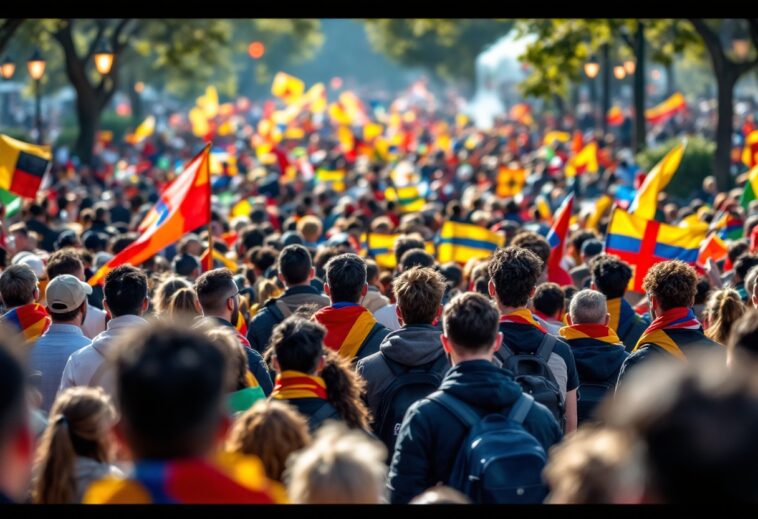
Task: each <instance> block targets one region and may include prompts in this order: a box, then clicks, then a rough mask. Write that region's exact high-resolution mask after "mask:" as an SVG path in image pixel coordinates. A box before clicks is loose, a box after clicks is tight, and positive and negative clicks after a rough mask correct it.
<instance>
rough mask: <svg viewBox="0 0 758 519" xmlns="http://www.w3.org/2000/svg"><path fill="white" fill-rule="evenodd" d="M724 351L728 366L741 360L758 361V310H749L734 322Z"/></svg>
mask: <svg viewBox="0 0 758 519" xmlns="http://www.w3.org/2000/svg"><path fill="white" fill-rule="evenodd" d="M726 349H727V361H728V363H729V364H730V365H731V364H733V363H734V362H735V360H739V359H742V358H745V359H751V360H753V361H758V310H756V309H755V308H750V309H748V310H746V311H745V313H744V314H743V315H742V317H740V318H739V319H737V320H736V321H735V322H734V324H733V325H732V328H731V331H730V334H729V339H728V340H727V341H726Z"/></svg>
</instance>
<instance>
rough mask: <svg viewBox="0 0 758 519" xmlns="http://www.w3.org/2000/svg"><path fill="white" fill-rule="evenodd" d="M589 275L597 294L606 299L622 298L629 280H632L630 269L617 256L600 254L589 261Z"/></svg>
mask: <svg viewBox="0 0 758 519" xmlns="http://www.w3.org/2000/svg"><path fill="white" fill-rule="evenodd" d="M589 267H590V274H591V275H592V282H593V283H595V286H596V287H597V289H598V291H599V292H602V293H603V295H605V297H606V298H608V299H618V298H619V297H624V293H626V287H627V286H628V285H629V280H630V279H632V268H631V267H630V266H629V264H627V263H626V262H625V261H623V260H622V259H621V258H619V257H618V256H614V255H613V254H600V255H598V256H595V257H594V258H592V260H591V261H590V265H589Z"/></svg>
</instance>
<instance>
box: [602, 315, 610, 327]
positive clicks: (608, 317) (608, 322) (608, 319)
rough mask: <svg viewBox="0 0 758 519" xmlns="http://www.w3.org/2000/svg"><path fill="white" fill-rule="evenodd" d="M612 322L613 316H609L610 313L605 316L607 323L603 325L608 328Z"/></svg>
mask: <svg viewBox="0 0 758 519" xmlns="http://www.w3.org/2000/svg"><path fill="white" fill-rule="evenodd" d="M610 322H611V314H609V313H606V314H605V322H604V323H603V324H604V325H605V326H608V324H610Z"/></svg>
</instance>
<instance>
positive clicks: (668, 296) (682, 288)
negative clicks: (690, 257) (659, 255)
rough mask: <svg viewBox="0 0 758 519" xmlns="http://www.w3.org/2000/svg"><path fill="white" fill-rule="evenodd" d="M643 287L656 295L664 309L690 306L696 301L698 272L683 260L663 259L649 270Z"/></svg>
mask: <svg viewBox="0 0 758 519" xmlns="http://www.w3.org/2000/svg"><path fill="white" fill-rule="evenodd" d="M642 289H643V290H644V291H645V292H646V293H648V294H652V295H654V296H655V298H656V299H657V300H658V303H659V304H660V305H661V308H662V309H663V310H664V311H666V310H670V309H671V308H677V307H680V306H684V307H690V306H692V305H693V303H694V302H695V292H696V291H697V274H695V269H693V268H692V267H690V266H689V265H687V264H686V263H684V262H683V261H680V260H670V261H662V262H660V263H656V264H655V265H653V266H652V267H650V270H648V271H647V274H646V275H645V279H644V280H643V282H642Z"/></svg>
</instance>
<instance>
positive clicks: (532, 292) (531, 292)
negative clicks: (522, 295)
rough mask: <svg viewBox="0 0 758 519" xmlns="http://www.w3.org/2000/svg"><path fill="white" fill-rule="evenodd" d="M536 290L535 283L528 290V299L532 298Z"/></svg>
mask: <svg viewBox="0 0 758 519" xmlns="http://www.w3.org/2000/svg"><path fill="white" fill-rule="evenodd" d="M536 292H537V285H534V286H533V287H532V289H531V290H530V291H529V299H534V294H535V293H536Z"/></svg>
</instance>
